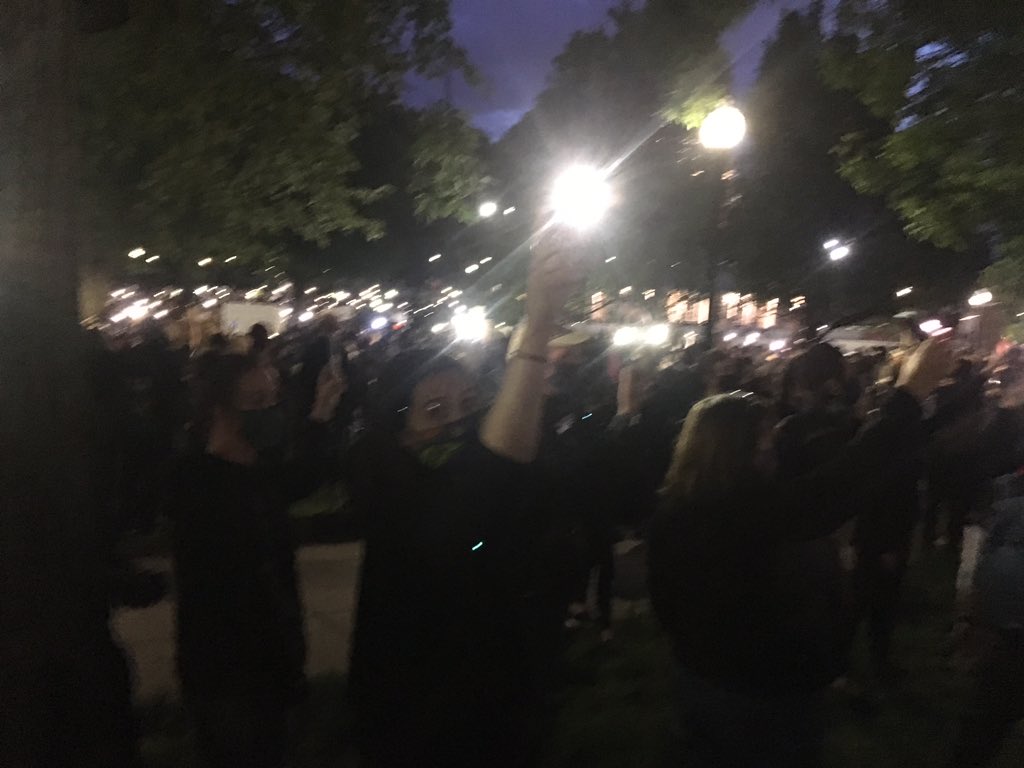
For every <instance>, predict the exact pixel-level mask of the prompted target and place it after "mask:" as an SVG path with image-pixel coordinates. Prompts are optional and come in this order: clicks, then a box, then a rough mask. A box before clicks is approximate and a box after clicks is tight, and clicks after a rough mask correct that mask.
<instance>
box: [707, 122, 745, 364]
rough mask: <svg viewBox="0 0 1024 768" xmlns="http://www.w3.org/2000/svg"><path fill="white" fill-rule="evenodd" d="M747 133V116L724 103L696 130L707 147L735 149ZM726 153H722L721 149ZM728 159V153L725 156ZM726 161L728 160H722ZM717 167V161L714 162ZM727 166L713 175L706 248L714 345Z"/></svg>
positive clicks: (709, 339)
mask: <svg viewBox="0 0 1024 768" xmlns="http://www.w3.org/2000/svg"><path fill="white" fill-rule="evenodd" d="M746 134H747V118H746V117H744V116H743V113H742V112H740V111H739V110H738V109H736V107H733V106H729V105H727V104H726V105H723V106H720V107H718V108H717V109H715V110H713V111H712V112H711V114H709V115H708V116H707V117H705V118H704V121H703V122H702V123H701V124H700V129H699V130H698V131H697V138H698V139H699V140H700V143H701V145H702V146H703V147H704V148H705V149H708V150H712V151H719V152H721V151H722V150H731V149H735V148H736V147H738V146H739V145H740V142H742V141H743V137H744V136H746ZM721 154H722V155H725V152H721ZM725 157H726V158H728V155H725ZM723 162H724V163H727V162H728V160H724V161H723ZM716 167H718V166H717V164H716ZM728 168H729V166H728V165H727V164H723V165H722V166H720V168H719V170H720V172H719V173H716V174H713V176H716V177H717V178H714V179H713V181H714V182H715V184H716V185H717V186H716V191H715V194H717V195H718V196H719V197H718V204H717V205H716V206H715V211H716V215H717V217H718V219H717V226H716V227H714V228H713V229H712V233H713V234H711V235H710V238H709V239H710V242H709V243H708V247H707V249H706V250H707V280H708V322H707V326H706V327H705V338H706V339H707V342H708V346H709V347H710V346H712V345H713V344H714V339H715V321H716V320H717V319H718V259H719V253H720V251H721V249H722V248H723V247H724V243H723V230H724V229H725V225H726V219H727V216H728V212H729V207H730V206H731V205H732V204H733V202H735V198H734V197H733V196H732V195H731V194H730V193H729V181H730V180H731V179H732V178H734V177H735V176H736V173H735V171H731V170H728Z"/></svg>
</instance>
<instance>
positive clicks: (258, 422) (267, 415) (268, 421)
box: [242, 406, 288, 451]
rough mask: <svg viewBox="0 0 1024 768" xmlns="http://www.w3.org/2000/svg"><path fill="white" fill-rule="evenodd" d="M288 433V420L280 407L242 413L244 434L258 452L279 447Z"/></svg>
mask: <svg viewBox="0 0 1024 768" xmlns="http://www.w3.org/2000/svg"><path fill="white" fill-rule="evenodd" d="M287 433H288V424H287V420H286V417H285V413H284V411H283V410H282V409H281V408H280V406H273V407H271V408H260V409H259V410H255V411H243V412H242V434H243V435H245V439H246V441H247V442H248V443H249V445H251V446H252V447H253V448H255V449H256V450H257V451H266V450H270V449H273V448H277V447H279V446H280V445H282V444H283V443H284V442H285V437H286V436H287Z"/></svg>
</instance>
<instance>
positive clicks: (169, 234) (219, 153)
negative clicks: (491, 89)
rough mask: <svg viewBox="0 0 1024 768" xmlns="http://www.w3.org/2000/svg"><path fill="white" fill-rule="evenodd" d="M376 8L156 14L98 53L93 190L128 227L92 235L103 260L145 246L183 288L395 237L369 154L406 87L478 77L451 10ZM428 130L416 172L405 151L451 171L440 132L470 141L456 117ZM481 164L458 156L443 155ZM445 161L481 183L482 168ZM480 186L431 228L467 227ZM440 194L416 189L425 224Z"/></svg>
mask: <svg viewBox="0 0 1024 768" xmlns="http://www.w3.org/2000/svg"><path fill="white" fill-rule="evenodd" d="M372 6H373V7H372V9H368V8H367V7H366V4H365V3H362V2H356V0H347V1H345V2H337V1H335V0H281V2H277V3H264V2H257V1H256V0H242V1H241V2H235V3H222V2H215V1H214V0H178V2H176V3H173V4H167V3H164V2H157V1H156V0H150V1H149V2H145V3H141V4H139V6H138V9H137V11H136V12H135V13H134V14H133V16H132V18H131V19H130V20H129V21H128V22H127V23H126V24H124V25H122V26H120V27H119V28H117V29H114V30H111V31H108V32H106V33H103V34H101V35H97V36H95V37H94V38H93V39H92V40H90V42H89V45H88V48H87V55H86V60H87V61H88V62H89V66H88V68H87V70H86V73H85V77H86V84H87V88H86V89H85V92H84V104H83V105H84V107H85V113H86V115H87V117H88V120H87V122H86V124H85V138H86V142H87V147H88V157H89V158H90V160H91V161H92V163H91V171H92V173H91V174H90V180H91V181H92V182H93V184H92V186H93V187H94V189H97V190H101V191H102V195H101V196H100V200H99V202H98V204H97V205H96V212H97V213H98V214H100V216H101V217H102V218H103V219H106V221H107V222H109V221H111V220H113V221H115V222H116V229H115V230H114V232H112V233H111V232H109V227H104V226H103V221H102V220H101V221H96V222H94V224H95V225H96V227H97V229H98V230H100V231H108V235H107V237H106V238H105V242H104V243H103V246H104V247H107V246H108V245H109V244H110V243H113V242H118V241H119V242H120V243H121V246H120V249H119V250H120V251H121V252H123V251H125V250H127V249H129V248H131V247H133V246H134V245H137V244H139V243H142V244H144V245H145V246H146V247H147V249H149V251H150V252H151V253H159V254H160V255H161V262H160V264H159V265H158V266H159V267H160V269H161V272H162V273H163V274H167V275H173V276H176V277H183V276H185V275H187V274H189V272H190V271H193V270H194V267H195V262H196V261H198V260H200V259H204V258H206V257H210V258H212V259H214V261H215V263H220V264H223V263H224V262H225V261H226V260H227V259H232V264H233V268H234V269H236V270H237V269H244V268H246V267H247V266H253V265H257V264H262V263H264V262H265V261H266V260H268V259H269V258H271V257H276V258H277V261H278V263H279V264H280V263H283V262H284V260H285V256H286V255H287V254H288V253H289V251H290V250H293V249H294V248H295V245H296V244H297V243H298V244H302V243H306V244H309V245H310V246H312V247H313V248H318V249H323V248H326V247H328V246H329V245H330V244H331V242H332V239H333V238H335V237H337V236H339V235H344V234H357V235H359V236H360V237H362V238H366V239H371V240H372V239H375V238H379V237H381V236H382V235H383V233H384V229H385V223H384V221H383V220H381V219H380V218H377V217H375V216H374V215H373V213H372V208H373V206H374V204H376V203H378V202H379V201H381V200H382V199H383V198H384V197H386V196H387V195H388V194H391V193H392V192H393V191H394V189H395V186H394V185H393V184H391V183H390V181H389V180H383V181H377V182H376V183H366V182H365V181H361V180H360V171H361V168H362V166H361V162H360V157H359V155H358V151H357V148H356V142H357V139H358V137H359V136H360V134H361V133H362V132H363V131H364V130H365V128H366V127H367V125H368V124H371V123H372V122H373V121H374V120H375V119H376V118H377V115H379V114H380V110H382V109H383V110H386V109H387V107H388V105H389V104H392V103H395V102H397V99H398V95H399V93H400V88H401V83H402V79H403V77H404V76H405V75H406V74H407V73H410V72H414V71H415V72H419V73H423V74H426V75H428V76H430V75H437V74H440V73H443V72H445V71H448V70H449V69H451V68H462V69H466V68H467V65H466V62H465V58H464V54H463V52H462V51H461V50H460V49H459V48H458V47H457V46H455V45H454V43H453V42H452V40H451V37H450V28H451V25H450V20H449V18H448V2H447V0H377V2H374V3H373V4H372ZM374 110H377V112H376V113H375V112H374ZM417 125H418V128H419V129H420V130H421V132H422V134H423V136H424V137H427V136H428V135H429V134H431V132H434V135H433V138H432V139H430V138H424V139H423V141H422V142H421V143H419V144H415V143H414V146H413V151H414V156H413V157H411V158H410V157H409V156H408V152H407V150H406V148H405V147H401V148H397V147H396V148H393V151H394V152H395V154H396V155H398V156H400V157H405V158H408V162H414V161H416V162H420V163H421V164H422V165H423V166H424V167H427V166H430V165H431V164H432V163H436V162H438V158H439V155H438V154H437V152H438V149H437V143H438V141H440V140H441V139H440V137H439V136H438V135H437V133H436V132H437V131H441V130H445V131H446V130H450V129H452V128H453V127H459V129H460V130H462V131H465V130H466V129H465V126H464V125H462V124H461V118H460V117H459V116H458V115H456V114H454V113H448V114H446V115H445V119H444V120H443V121H442V120H440V119H438V118H437V116H425V117H424V118H423V119H421V120H420V121H419V122H418V124H417ZM461 138H462V137H461V136H460V139H461ZM476 149H477V147H476V146H473V145H472V144H471V143H470V144H467V143H466V142H464V141H447V143H446V144H445V145H444V147H443V149H442V150H441V151H442V153H443V152H446V151H447V152H453V153H458V152H460V151H466V152H469V153H472V152H475V151H476ZM417 152H420V153H427V152H433V153H434V154H433V155H431V156H429V157H427V156H424V157H421V158H418V159H417V158H416V157H415V154H416V153H417ZM446 160H447V161H449V162H454V163H462V164H463V165H462V167H461V168H460V170H467V171H468V172H476V168H475V167H474V165H473V164H474V162H475V157H474V156H473V155H472V154H467V155H455V156H454V157H446ZM472 183H473V179H470V180H468V181H466V182H465V183H464V187H461V188H459V189H458V190H456V191H454V192H453V191H452V189H451V188H450V187H449V188H446V189H445V190H444V197H443V198H440V202H439V203H438V204H436V205H435V206H434V208H433V209H432V210H431V211H430V212H431V213H432V214H434V215H446V214H448V213H449V212H452V211H454V210H455V209H456V208H457V206H458V204H459V203H460V202H461V201H460V199H459V194H460V193H463V192H464V191H465V189H466V188H467V187H471V186H472ZM438 193H439V189H438V187H437V186H436V185H435V184H433V183H429V184H421V186H420V187H419V188H418V194H419V195H420V198H421V204H422V205H423V206H424V207H425V208H426V207H429V205H430V204H431V203H430V201H431V200H432V199H436V198H435V196H436V195H437V194H438ZM112 213H113V214H114V215H113V216H112V215H111V214H112ZM155 266H157V265H155ZM171 267H174V268H175V269H174V270H171Z"/></svg>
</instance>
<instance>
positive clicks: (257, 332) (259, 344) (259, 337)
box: [249, 323, 270, 355]
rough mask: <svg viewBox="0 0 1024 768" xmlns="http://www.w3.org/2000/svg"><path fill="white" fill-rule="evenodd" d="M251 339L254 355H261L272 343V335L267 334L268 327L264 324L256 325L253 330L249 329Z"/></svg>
mask: <svg viewBox="0 0 1024 768" xmlns="http://www.w3.org/2000/svg"><path fill="white" fill-rule="evenodd" d="M249 338H250V339H251V340H252V351H253V354H256V355H258V354H260V353H261V352H263V350H265V349H266V348H267V345H268V344H269V343H270V334H269V333H268V332H267V326H265V325H264V324H263V323H254V324H253V326H252V328H250V329H249Z"/></svg>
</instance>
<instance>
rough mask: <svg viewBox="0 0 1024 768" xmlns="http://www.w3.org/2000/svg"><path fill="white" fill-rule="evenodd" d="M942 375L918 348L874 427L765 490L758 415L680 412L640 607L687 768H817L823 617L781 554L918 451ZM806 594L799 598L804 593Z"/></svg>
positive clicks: (740, 401)
mask: <svg viewBox="0 0 1024 768" xmlns="http://www.w3.org/2000/svg"><path fill="white" fill-rule="evenodd" d="M947 369H948V357H947V355H946V353H945V351H944V350H943V349H942V348H941V347H940V346H938V345H936V344H935V343H933V342H925V343H924V344H922V345H921V347H920V348H919V349H918V350H917V351H916V353H915V354H914V355H913V356H912V357H911V358H910V360H909V361H908V362H907V363H906V364H905V365H904V367H903V369H902V371H901V378H900V381H899V387H898V389H897V391H896V392H895V393H894V394H893V397H892V398H891V400H890V401H889V402H888V403H887V404H886V407H885V408H884V409H883V412H882V413H881V414H880V416H879V418H878V419H877V420H876V421H875V422H873V423H872V424H870V425H868V426H867V427H865V428H864V429H863V430H862V431H861V432H860V433H859V434H858V435H857V437H856V438H854V440H852V441H851V442H850V443H848V444H847V445H846V446H845V447H843V449H842V450H840V451H838V452H837V454H836V455H835V456H834V457H833V459H832V460H831V461H829V462H827V463H826V464H824V465H822V466H820V467H818V468H817V469H816V470H814V471H813V472H810V473H807V474H804V475H801V476H799V477H796V478H791V479H789V480H786V481H779V482H776V481H775V480H773V478H772V477H771V476H770V474H769V473H768V472H766V471H765V470H764V469H763V468H762V467H761V466H760V462H759V458H760V456H761V452H762V447H765V446H766V444H767V442H768V440H767V430H766V429H765V427H766V419H765V414H764V409H762V408H759V407H758V406H757V405H756V404H755V403H754V402H752V398H750V397H744V396H743V395H740V394H731V395H721V396H717V397H711V398H707V399H705V400H702V401H701V402H699V403H698V404H697V405H696V406H695V407H694V408H693V410H692V411H691V412H690V414H689V416H688V417H687V419H686V422H685V424H684V426H683V430H682V432H681V434H680V437H679V441H678V443H677V445H676V450H675V454H674V457H673V462H672V466H671V468H670V469H669V472H668V475H667V476H666V479H665V487H664V491H663V493H664V499H663V504H662V506H661V508H660V509H659V511H658V513H657V515H656V517H655V520H654V523H653V524H652V527H651V533H650V543H649V586H650V592H651V601H652V605H653V607H654V610H655V613H656V614H657V616H658V618H659V620H660V621H661V623H662V625H663V626H664V627H665V629H666V631H667V633H668V635H669V639H670V641H671V644H672V647H673V651H674V654H675V657H676V661H677V663H678V670H679V677H680V680H679V684H678V689H677V690H678V695H679V705H680V716H681V720H682V726H683V731H684V733H685V736H686V743H685V745H684V747H683V748H684V750H685V752H686V756H687V758H688V759H690V760H691V763H688V764H693V765H708V766H716V767H719V768H721V767H722V766H728V767H733V766H735V768H740V767H741V766H742V767H743V768H749V766H752V765H757V766H780V767H781V766H786V768H798V767H800V766H816V765H819V764H820V749H821V741H822V733H823V724H822V722H821V719H820V708H819V706H818V696H819V694H820V692H821V691H822V689H823V688H824V687H825V686H827V685H828V684H829V683H830V682H831V681H832V679H833V678H834V676H835V672H836V660H835V658H834V651H835V647H834V644H833V637H834V630H833V629H832V628H831V627H828V626H823V625H826V624H827V623H828V621H829V617H828V616H827V615H826V616H821V617H819V618H818V619H817V620H815V619H814V617H808V615H807V612H806V610H805V608H804V606H803V605H798V604H797V603H799V602H802V601H800V600H798V599H797V597H796V594H795V593H794V591H793V589H792V586H791V585H789V584H787V583H786V582H785V580H784V577H785V573H784V569H782V568H781V567H780V561H781V559H782V557H783V553H784V548H785V545H786V544H787V543H788V542H792V541H807V540H813V539H815V538H819V537H822V536H824V535H827V534H828V533H830V532H831V531H833V530H835V529H836V528H838V527H839V526H840V525H841V524H842V523H843V522H844V521H845V519H846V518H847V517H848V516H849V515H851V514H853V512H855V511H856V510H857V508H858V504H859V502H860V500H861V498H862V497H863V494H864V493H865V491H870V489H871V488H872V487H875V486H878V487H884V486H885V484H887V483H890V482H892V479H893V478H892V475H893V474H894V473H899V472H900V471H901V470H900V467H899V466H898V465H895V466H894V464H893V462H891V461H890V456H891V454H892V453H893V452H895V451H900V450H906V451H910V450H913V449H914V448H915V447H916V443H917V441H918V440H919V439H920V435H919V424H920V420H921V406H920V403H921V402H922V401H923V400H924V399H925V398H926V397H927V396H928V395H929V394H930V393H931V391H932V390H933V389H934V388H935V386H936V385H937V384H938V382H939V381H940V380H941V378H942V377H943V376H944V375H945V372H946V370H947ZM807 588H808V586H807V585H801V589H802V590H806V589H807Z"/></svg>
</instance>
